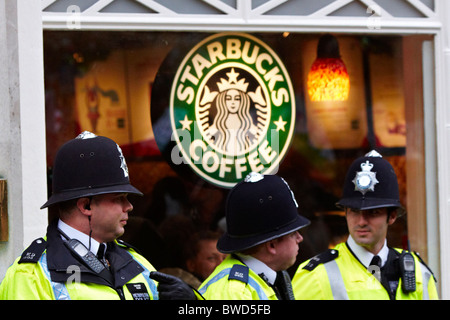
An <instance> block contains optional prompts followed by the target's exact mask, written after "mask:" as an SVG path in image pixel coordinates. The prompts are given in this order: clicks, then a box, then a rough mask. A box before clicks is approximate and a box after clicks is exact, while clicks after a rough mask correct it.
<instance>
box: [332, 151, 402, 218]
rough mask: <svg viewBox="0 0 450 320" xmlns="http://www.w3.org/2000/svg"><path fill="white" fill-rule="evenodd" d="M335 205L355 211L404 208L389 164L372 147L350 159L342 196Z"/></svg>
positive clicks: (395, 178)
mask: <svg viewBox="0 0 450 320" xmlns="http://www.w3.org/2000/svg"><path fill="white" fill-rule="evenodd" d="M336 205H337V206H338V207H340V208H345V207H348V208H352V209H356V210H368V209H375V208H384V207H396V208H401V209H403V207H402V205H401V203H400V196H399V188H398V181H397V175H396V174H395V171H394V169H393V167H392V165H391V164H390V163H389V162H388V161H387V160H385V159H383V157H382V156H381V155H380V154H379V153H378V152H376V151H374V150H373V151H371V152H369V153H367V154H366V155H365V156H364V157H360V158H358V159H356V160H355V161H353V163H352V165H351V166H350V168H349V169H348V171H347V175H346V177H345V182H344V190H343V195H342V199H341V200H339V202H338V203H337V204H336Z"/></svg>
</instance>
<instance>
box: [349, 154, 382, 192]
mask: <svg viewBox="0 0 450 320" xmlns="http://www.w3.org/2000/svg"><path fill="white" fill-rule="evenodd" d="M372 168H373V164H372V163H370V162H369V161H366V162H365V163H361V169H362V171H358V172H357V173H356V176H355V178H354V179H353V180H352V182H353V183H354V184H355V191H359V192H361V193H362V194H363V195H364V194H366V192H367V191H375V185H376V184H377V183H378V182H379V181H378V180H377V178H376V172H372V171H371V170H372Z"/></svg>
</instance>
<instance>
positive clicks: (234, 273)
mask: <svg viewBox="0 0 450 320" xmlns="http://www.w3.org/2000/svg"><path fill="white" fill-rule="evenodd" d="M248 270H249V269H248V267H247V266H245V265H242V264H235V265H234V266H233V267H232V268H231V270H230V275H229V276H228V280H239V281H242V282H244V283H246V284H247V283H248V272H249V271H248Z"/></svg>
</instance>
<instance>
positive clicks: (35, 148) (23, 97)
mask: <svg viewBox="0 0 450 320" xmlns="http://www.w3.org/2000/svg"><path fill="white" fill-rule="evenodd" d="M40 12H41V5H40V1H29V0H5V1H2V2H1V3H0V68H1V70H2V72H0V101H1V103H0V114H1V116H0V177H1V178H3V179H6V180H7V183H8V217H9V240H8V241H6V242H0V279H2V278H3V276H4V274H5V272H6V269H7V268H8V266H9V265H10V264H11V263H12V262H13V261H14V259H15V258H16V257H17V256H19V255H20V254H21V252H22V251H23V249H24V248H25V247H26V246H28V245H29V244H30V243H31V242H32V241H33V240H34V239H35V238H37V237H40V236H43V235H45V230H46V226H47V212H46V211H41V210H39V207H40V206H41V205H42V204H43V203H44V202H45V201H46V198H47V178H46V150H45V107H44V76H43V48H42V21H41V14H40Z"/></svg>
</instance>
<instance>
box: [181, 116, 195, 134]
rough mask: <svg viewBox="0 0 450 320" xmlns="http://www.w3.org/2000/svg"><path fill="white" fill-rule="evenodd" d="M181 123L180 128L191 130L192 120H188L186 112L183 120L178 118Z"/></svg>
mask: <svg viewBox="0 0 450 320" xmlns="http://www.w3.org/2000/svg"><path fill="white" fill-rule="evenodd" d="M180 123H181V125H182V126H183V128H181V130H185V129H186V130H188V131H191V123H192V120H189V119H188V117H187V114H186V115H185V116H184V120H180Z"/></svg>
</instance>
